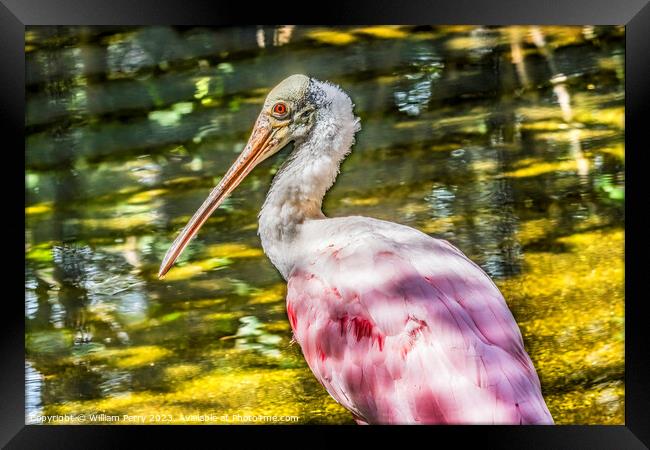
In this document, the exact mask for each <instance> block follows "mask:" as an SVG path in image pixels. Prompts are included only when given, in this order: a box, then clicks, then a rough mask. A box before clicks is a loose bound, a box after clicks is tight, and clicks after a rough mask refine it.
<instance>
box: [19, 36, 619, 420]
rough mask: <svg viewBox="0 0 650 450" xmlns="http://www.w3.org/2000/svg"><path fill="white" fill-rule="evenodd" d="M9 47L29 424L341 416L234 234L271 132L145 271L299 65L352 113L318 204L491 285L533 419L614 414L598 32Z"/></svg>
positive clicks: (141, 40)
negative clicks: (448, 249)
mask: <svg viewBox="0 0 650 450" xmlns="http://www.w3.org/2000/svg"><path fill="white" fill-rule="evenodd" d="M26 51H27V72H26V78H27V113H26V126H27V132H28V136H27V143H26V146H27V159H26V161H27V171H26V178H25V181H26V183H25V185H26V196H27V203H26V208H25V214H26V219H27V227H26V238H25V243H26V249H25V252H26V267H25V270H26V278H25V287H26V305H25V317H26V324H27V325H26V327H27V331H26V348H27V355H26V359H27V360H26V369H25V370H26V380H27V420H28V422H30V421H32V420H33V415H34V414H77V413H84V414H100V413H104V414H108V415H113V414H115V415H121V414H142V415H149V414H170V415H173V417H174V419H173V420H174V421H175V422H181V423H184V422H183V421H182V420H181V416H180V415H181V414H184V415H191V414H215V415H219V416H223V415H225V414H229V415H231V416H232V415H233V414H240V415H242V416H243V415H249V414H253V415H256V414H261V415H267V416H273V415H295V416H299V423H352V420H351V417H350V415H349V414H348V413H347V412H346V411H345V410H344V409H343V408H342V407H340V406H339V405H338V404H336V403H335V402H334V400H332V399H331V398H330V397H329V396H328V394H327V393H326V392H325V391H324V390H323V389H322V387H321V386H320V385H319V384H318V382H317V381H316V380H315V379H314V377H313V376H312V374H311V372H310V371H309V369H308V368H307V365H306V363H305V362H304V360H303V358H302V355H301V353H300V349H299V348H298V346H297V345H295V344H292V343H291V333H290V328H289V325H288V321H287V318H286V313H285V306H284V294H285V286H284V283H283V282H282V279H281V278H280V276H279V275H278V273H277V272H276V271H275V269H274V268H273V267H272V266H271V264H270V263H269V262H268V261H267V259H266V258H265V257H264V254H263V253H262V251H261V247H260V244H259V241H258V239H257V236H256V227H257V218H256V214H257V211H258V209H259V207H260V205H261V203H262V201H263V198H264V195H265V194H266V190H267V187H268V185H269V182H270V180H271V177H272V176H273V174H274V173H275V172H276V170H277V169H278V167H279V166H280V164H281V161H282V159H283V156H286V154H287V153H288V151H284V152H282V154H281V155H280V157H278V158H273V159H272V160H270V161H266V162H264V163H263V164H262V165H261V166H260V167H259V168H258V169H256V170H255V171H254V172H253V173H252V174H251V176H250V177H249V179H248V180H247V181H245V182H244V183H243V185H242V186H241V187H240V188H239V189H238V190H237V191H236V192H235V193H234V195H233V196H232V197H231V198H230V199H228V200H227V201H226V203H225V204H224V206H223V207H222V208H221V209H220V210H219V211H217V212H216V213H215V214H214V216H213V217H212V218H211V219H210V220H209V221H208V222H207V224H206V225H205V226H204V228H203V230H202V233H201V235H200V237H199V238H198V239H196V240H195V241H193V242H192V244H191V245H190V247H189V248H188V250H187V251H186V252H185V253H184V254H183V255H182V258H181V260H180V262H179V264H178V265H177V266H176V267H175V268H174V269H172V271H171V272H170V273H169V275H168V277H167V278H166V279H165V280H164V281H158V280H157V279H156V276H155V275H156V270H157V267H158V264H159V263H160V261H161V259H162V256H163V255H164V253H165V251H166V249H167V248H168V246H169V244H170V243H171V241H172V239H173V237H174V236H175V233H176V232H177V231H178V230H179V228H180V227H181V226H183V225H184V224H185V222H186V221H187V220H188V218H189V216H190V215H191V214H192V213H193V211H194V210H195V208H196V207H197V206H198V205H199V204H200V203H201V201H202V200H203V198H204V196H205V194H206V192H207V191H208V190H209V189H210V188H211V187H212V186H213V185H214V184H215V182H216V181H217V180H218V179H219V177H220V176H221V175H222V174H223V172H224V171H225V169H226V168H227V166H228V165H229V163H230V162H231V161H232V160H233V159H234V157H235V154H236V153H237V152H238V151H240V150H241V148H242V146H243V144H244V142H245V139H246V138H247V133H248V131H249V130H250V127H251V126H252V123H253V120H254V118H255V117H256V115H257V112H258V109H259V107H260V105H261V103H262V101H263V99H264V97H265V95H266V93H267V91H268V90H269V89H270V88H271V87H272V86H273V85H274V84H275V83H277V82H278V81H280V80H281V79H283V78H284V77H286V76H288V75H289V74H292V73H307V74H310V75H312V76H315V77H317V78H320V79H327V80H330V81H333V82H336V83H339V84H340V85H341V86H342V87H343V88H344V89H345V90H346V91H347V92H348V93H349V94H350V95H351V97H352V98H353V100H354V102H355V103H356V105H357V107H356V111H357V114H359V115H360V116H361V118H362V125H363V128H362V131H361V132H360V133H359V135H358V139H357V144H356V146H355V148H354V151H353V153H352V155H351V156H350V157H349V158H348V160H347V161H346V162H345V163H344V164H343V167H342V173H341V176H340V177H339V179H338V182H337V183H336V185H335V187H334V188H333V189H332V191H331V192H330V194H329V195H328V197H327V198H326V202H325V212H326V213H327V214H329V215H332V216H343V215H351V214H359V215H367V216H374V217H378V218H382V219H387V220H391V221H395V222H399V223H403V224H407V225H411V226H413V227H415V228H418V229H421V230H423V231H425V232H427V233H429V234H431V235H433V236H439V237H442V238H445V239H448V240H449V241H451V242H452V243H454V244H455V245H457V246H458V247H459V248H460V249H462V250H463V251H464V252H465V253H466V254H467V255H468V256H470V257H471V258H472V259H473V260H474V261H476V262H477V263H479V264H480V265H481V266H482V267H483V268H484V269H485V270H486V271H487V272H488V273H489V274H490V275H491V276H492V277H493V278H494V279H495V281H496V282H497V284H498V285H499V286H500V288H501V289H502V291H503V293H504V296H505V298H506V300H507V301H508V303H509V305H510V307H511V309H512V311H513V313H514V315H515V317H516V319H517V321H518V323H519V324H520V326H521V329H522V333H523V335H524V339H525V342H526V346H527V348H528V350H529V353H530V355H531V357H532V359H533V361H534V362H535V365H536V366H537V368H538V371H539V374H540V378H541V380H542V385H543V391H544V394H545V396H546V398H547V402H548V404H549V408H550V410H551V413H552V415H553V416H554V418H555V420H556V422H557V423H558V424H577V423H580V424H582V423H592V424H594V423H598V424H621V423H623V417H624V416H623V411H624V384H623V379H624V360H623V346H624V340H623V339H624V335H623V330H624V296H623V279H624V266H623V241H624V214H623V212H624V199H625V191H624V163H625V151H624V122H623V120H624V75H625V74H624V29H623V28H622V27H505V28H499V27H469V26H449V27H429V26H419V27H379V26H372V27H346V28H323V27H302V26H298V27H293V26H282V27H251V28H227V29H212V28H172V27H146V28H132V27H92V28H88V27H31V26H30V27H27V30H26ZM226 421H227V420H226ZM212 422H214V423H222V421H221V420H215V421H212Z"/></svg>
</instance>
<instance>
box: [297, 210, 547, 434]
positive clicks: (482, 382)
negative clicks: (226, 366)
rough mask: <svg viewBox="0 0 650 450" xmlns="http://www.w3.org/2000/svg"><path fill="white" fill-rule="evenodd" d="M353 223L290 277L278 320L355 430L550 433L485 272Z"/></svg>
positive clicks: (384, 227) (438, 246)
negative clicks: (485, 427)
mask: <svg viewBox="0 0 650 450" xmlns="http://www.w3.org/2000/svg"><path fill="white" fill-rule="evenodd" d="M331 220H336V219H328V220H327V222H330V221H331ZM323 222H325V221H323ZM346 225H349V224H346ZM352 225H353V226H352V227H350V228H349V229H347V230H345V232H344V233H343V234H344V235H345V236H346V237H345V238H343V242H342V241H341V239H342V238H341V231H342V230H341V229H340V227H339V229H338V233H337V234H336V235H335V234H333V232H332V233H331V234H330V235H329V236H330V237H331V239H329V241H331V243H329V244H328V243H327V242H326V243H324V244H323V245H321V246H320V247H319V248H318V251H316V252H314V253H313V254H312V256H311V258H308V259H306V260H305V262H304V263H303V264H300V265H298V266H296V267H295V268H294V270H293V271H292V272H291V274H290V276H289V279H288V293H287V312H288V315H289V319H290V322H291V326H292V328H293V332H294V336H295V339H296V341H297V342H298V343H299V344H300V346H301V348H302V351H303V354H304V356H305V358H306V360H307V362H308V364H309V367H310V368H311V370H312V371H313V373H314V375H315V376H316V377H317V378H318V380H319V381H320V382H321V384H322V385H323V386H324V387H325V389H327V391H328V392H329V393H330V394H331V395H332V396H333V397H334V398H335V399H336V400H337V401H338V402H339V403H341V404H342V405H343V406H345V407H346V408H348V409H349V410H350V411H351V412H352V413H353V415H354V416H355V418H356V419H357V421H358V422H360V423H422V424H425V423H426V424H434V423H435V424H468V423H474V424H551V423H553V419H552V418H551V415H550V413H549V411H548V408H547V407H546V404H545V402H544V399H543V397H542V394H541V390H540V383H539V379H538V377H537V373H536V371H535V368H534V367H533V364H532V362H531V360H530V358H529V356H528V354H527V353H526V351H525V350H524V345H523V342H522V338H521V334H520V332H519V328H518V326H517V324H516V322H515V320H514V318H513V316H512V314H511V312H510V310H509V309H508V307H507V305H506V303H505V301H504V299H503V296H502V295H501V293H500V292H499V290H498V289H497V287H496V286H495V285H494V283H493V282H492V280H491V279H490V278H489V277H488V276H487V275H486V274H485V272H483V271H482V270H481V269H480V268H479V267H478V266H477V265H476V264H474V263H473V262H471V261H470V260H469V259H468V258H467V257H466V256H465V255H464V254H463V253H462V252H461V251H460V250H458V249H456V248H455V247H454V246H452V245H451V244H449V243H448V242H446V241H442V240H437V239H433V238H431V237H429V236H427V235H425V234H423V233H420V232H419V231H417V230H414V229H412V228H409V227H405V226H402V225H397V224H393V223H389V222H383V221H377V220H374V219H366V218H358V219H357V221H356V223H354V224H352ZM321 236H325V239H326V240H327V239H328V234H327V231H326V230H323V233H322V234H321Z"/></svg>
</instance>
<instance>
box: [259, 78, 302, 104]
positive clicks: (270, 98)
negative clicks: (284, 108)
mask: <svg viewBox="0 0 650 450" xmlns="http://www.w3.org/2000/svg"><path fill="white" fill-rule="evenodd" d="M308 88H309V77H307V76H305V75H300V74H296V75H291V76H290V77H287V78H285V79H284V80H282V81H281V82H280V83H278V85H277V86H275V87H274V88H273V89H272V90H271V92H269V95H267V97H266V101H265V102H264V104H265V106H272V105H273V104H274V103H275V102H277V101H285V102H294V103H297V102H300V101H301V100H303V99H304V98H305V96H306V95H307V89H308Z"/></svg>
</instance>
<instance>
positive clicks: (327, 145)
mask: <svg viewBox="0 0 650 450" xmlns="http://www.w3.org/2000/svg"><path fill="white" fill-rule="evenodd" d="M312 83H314V86H312V89H314V92H315V93H316V94H317V95H316V96H317V97H318V98H317V101H318V102H319V103H320V106H319V108H318V109H317V111H316V113H315V114H316V117H315V120H314V124H313V127H312V129H311V131H310V133H309V134H308V135H307V136H306V137H305V139H304V140H302V141H301V142H296V144H295V149H294V151H293V152H292V154H291V155H290V156H289V159H288V160H287V161H286V162H285V163H284V165H283V166H282V168H281V169H280V170H279V171H278V173H277V175H276V176H275V178H274V180H273V183H272V184H271V188H270V189H269V192H268V194H267V196H266V200H265V202H264V205H263V206H262V209H261V211H260V214H259V230H258V232H259V235H260V239H261V241H262V247H263V248H264V252H265V253H266V255H267V256H268V257H269V258H270V259H271V262H272V263H273V264H274V265H275V267H276V268H277V269H278V270H279V271H280V273H281V274H282V276H283V277H284V278H285V279H286V278H287V276H288V274H289V272H290V271H291V269H292V267H293V264H294V262H295V258H296V256H297V255H296V248H295V247H296V246H295V245H292V244H294V243H295V242H296V241H297V239H298V238H299V233H300V225H301V224H303V223H304V222H305V221H309V220H319V219H324V218H325V215H324V214H323V213H322V211H321V206H322V203H323V197H324V196H325V193H326V192H327V191H328V189H329V188H330V187H332V185H333V184H334V181H335V180H336V176H337V175H338V172H339V166H340V164H341V161H342V160H343V159H344V158H345V156H346V155H347V154H348V153H349V152H350V148H351V146H352V144H353V143H354V135H355V133H356V132H357V131H358V130H359V128H360V126H359V120H358V118H356V117H355V116H354V114H353V112H352V108H353V106H354V105H353V104H352V102H351V101H350V98H349V97H348V96H347V95H346V94H345V93H344V92H343V91H341V90H340V89H339V88H337V87H336V86H333V85H331V84H329V83H323V82H318V81H315V80H312Z"/></svg>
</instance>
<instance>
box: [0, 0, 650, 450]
mask: <svg viewBox="0 0 650 450" xmlns="http://www.w3.org/2000/svg"><path fill="white" fill-rule="evenodd" d="M166 23H170V24H174V25H213V26H219V25H221V26H225V25H235V24H244V23H248V24H250V23H254V24H269V23H291V24H371V23H373V24H375V23H376V24H407V23H412V24H421V23H427V24H491V25H508V24H540V25H547V24H561V25H578V24H593V25H625V26H626V56H625V57H626V60H625V61H626V81H625V83H626V97H625V98H626V109H625V120H626V136H625V145H626V148H629V149H630V152H629V153H628V155H627V158H628V164H627V165H626V197H627V198H626V222H627V223H626V240H625V242H626V245H625V260H626V264H625V267H626V277H625V278H626V279H625V287H626V329H625V340H626V350H625V363H626V367H625V383H626V397H625V425H621V426H552V427H532V426H526V427H511V426H498V427H466V426H453V427H408V429H406V430H405V428H406V427H336V426H329V427H326V428H325V427H315V426H298V427H295V426H294V427H286V426H285V427H283V426H275V427H268V426H257V427H244V426H224V427H214V426H185V427H178V426H157V428H156V429H155V431H154V432H153V433H152V432H151V431H152V430H151V429H150V428H146V427H142V426H121V427H109V426H42V425H25V399H24V393H25V367H24V355H25V351H24V350H25V346H24V336H25V329H24V311H23V308H24V304H23V302H22V301H21V298H23V289H22V287H20V286H18V285H19V284H20V281H19V280H20V279H21V278H22V267H21V266H20V265H19V264H16V261H19V259H17V258H12V257H10V256H7V255H8V254H9V250H14V249H13V246H14V245H15V252H16V254H18V255H20V254H23V253H22V251H23V250H24V247H22V245H23V244H22V243H21V242H20V239H18V238H17V237H16V238H14V237H13V231H15V232H16V236H18V235H20V233H21V232H22V231H21V230H20V229H19V227H20V225H21V221H20V220H18V221H16V229H15V230H4V233H5V235H4V237H5V239H4V243H3V249H4V250H5V257H4V258H3V259H4V261H5V263H8V264H7V266H11V267H13V270H16V271H17V274H16V278H15V280H16V282H15V283H13V277H11V276H9V274H10V270H12V269H11V267H8V268H7V271H6V272H5V277H6V278H7V279H8V280H9V283H5V285H6V287H11V289H9V290H7V289H5V292H4V294H5V295H3V296H2V297H4V298H3V299H4V305H3V306H4V308H3V311H4V312H5V314H7V315H8V316H6V317H4V322H3V325H2V326H1V327H0V330H1V331H0V332H1V333H2V339H1V341H0V342H1V345H2V352H1V353H0V354H1V355H2V360H3V363H2V371H1V373H2V382H1V383H0V389H1V396H0V417H1V423H0V445H2V446H6V447H7V448H59V447H61V448H98V447H102V448H103V447H111V448H116V447H123V446H131V445H133V443H134V442H135V439H137V438H139V437H144V438H145V439H147V443H148V444H149V445H150V446H153V445H154V443H155V441H156V440H159V441H160V442H161V443H169V442H170V440H169V439H171V438H173V437H180V436H182V438H183V439H184V442H185V443H186V444H189V445H192V443H193V442H196V441H194V439H206V442H207V443H210V444H211V446H212V445H223V444H224V440H228V441H231V439H232V441H231V442H241V443H243V442H248V441H247V439H248V438H249V437H250V435H251V433H255V434H257V433H260V434H261V435H262V436H263V438H264V439H265V440H268V441H269V442H270V441H271V440H275V439H274V438H275V437H276V435H277V433H278V432H290V433H292V434H291V438H290V440H284V439H283V441H282V442H285V444H286V445H306V443H307V442H309V441H307V440H306V439H307V437H306V433H311V432H316V433H317V434H318V441H319V443H322V444H327V443H328V442H329V443H330V445H334V443H336V442H341V440H342V439H343V436H342V434H341V433H343V432H345V433H346V434H358V435H360V436H361V437H362V438H364V439H367V438H369V437H371V435H378V436H379V437H380V439H381V438H383V436H386V435H387V433H390V434H393V433H396V432H397V433H403V434H407V435H408V441H406V442H405V444H406V445H411V444H410V443H411V442H412V443H415V442H417V441H420V440H424V441H423V442H425V443H427V442H428V443H429V444H427V445H434V444H436V443H438V442H442V440H443V439H451V440H452V441H453V442H454V443H455V444H454V445H456V444H457V443H460V442H466V441H467V440H469V439H471V440H473V441H474V442H475V443H477V444H478V445H481V446H483V447H486V448H554V449H559V448H571V449H576V448H589V449H597V448H603V449H614V448H615V449H636V448H648V446H649V445H650V366H649V365H648V358H647V356H648V350H647V349H648V348H649V347H648V344H649V343H650V339H649V337H648V336H650V333H648V327H646V326H645V322H646V320H647V315H646V314H644V313H643V307H644V303H645V297H644V296H643V295H642V293H643V292H644V290H643V289H644V284H642V283H643V276H642V275H641V273H642V271H644V269H643V268H642V265H641V264H640V262H641V261H642V257H643V254H642V251H643V250H644V248H646V246H645V245H643V244H642V243H641V242H640V241H639V240H638V239H639V238H641V237H642V236H643V234H644V231H645V230H647V229H648V227H647V223H648V220H647V218H645V217H644V216H645V215H646V214H645V212H644V211H643V208H641V211H639V212H636V211H637V209H636V208H634V207H630V205H639V206H641V207H643V205H644V204H645V202H646V201H647V200H646V197H645V195H644V193H643V191H642V188H643V185H644V183H643V178H642V174H641V170H642V167H643V165H642V164H641V163H640V162H639V160H640V159H641V156H642V155H641V154H642V153H643V150H644V149H645V147H646V146H644V145H643V144H642V139H643V137H644V131H645V127H644V118H645V113H646V112H647V109H648V104H649V103H650V88H649V86H650V82H649V80H650V31H649V30H650V4H649V1H648V0H621V1H618V2H614V1H611V0H572V1H570V2H569V1H566V0H565V1H560V0H503V1H496V0H494V1H489V0H482V1H470V0H444V1H441V0H438V1H435V2H433V1H426V0H408V1H407V0H401V1H399V2H394V1H393V2H391V1H389V0H374V1H370V0H363V1H357V2H354V3H352V2H350V3H348V4H345V3H344V2H342V1H340V0H337V1H327V2H323V3H322V4H319V3H318V2H314V1H312V2H308V3H307V2H288V1H284V2H281V3H280V2H268V3H267V4H259V5H258V4H253V3H252V2H251V3H247V2H237V3H236V2H225V1H218V0H209V1H204V0H201V1H189V0H185V1H179V0H144V1H143V0H110V1H101V0H56V1H53V0H50V1H48V0H0V35H1V36H0V61H1V64H2V69H0V123H1V124H2V126H3V128H5V132H4V133H3V137H4V138H5V139H4V140H3V143H6V145H7V146H6V147H5V148H4V150H5V153H4V156H5V158H6V161H9V160H12V162H8V163H6V166H5V167H4V169H5V174H7V175H11V174H14V175H15V178H14V177H11V176H3V177H2V178H3V182H4V183H6V185H5V186H4V189H3V192H4V193H5V195H6V196H7V197H13V196H12V195H11V193H12V192H15V191H18V190H19V189H20V185H19V183H23V184H24V178H23V173H24V167H21V164H24V159H23V158H21V157H20V156H17V157H16V158H13V156H16V155H19V149H20V148H24V145H25V141H24V136H23V129H24V117H25V54H24V35H25V26H26V25H153V24H166ZM7 138H14V139H7ZM8 142H11V143H12V144H8ZM10 156H11V158H10ZM21 169H23V170H22V173H21ZM14 183H15V184H14ZM7 194H8V195H7ZM15 197H16V198H17V200H16V201H15V202H6V206H4V208H5V209H4V210H5V211H6V214H8V215H11V216H12V217H23V218H24V204H21V201H20V200H19V196H18V195H16V196H15ZM6 199H7V198H5V200H6ZM9 203H14V204H13V205H12V206H9ZM3 204H4V203H3ZM14 208H15V209H14ZM23 225H24V222H23ZM19 252H21V253H19ZM12 256H13V255H12ZM13 284H15V285H16V287H15V294H14V287H13V286H11V285H13ZM404 431H406V433H404ZM269 433H272V434H273V436H269ZM187 434H189V435H190V436H187ZM405 437H406V436H405ZM196 445H198V444H196Z"/></svg>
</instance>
